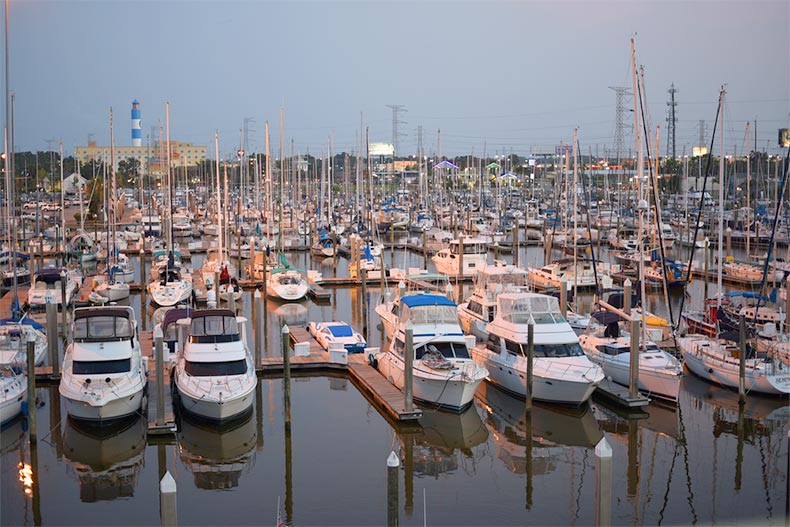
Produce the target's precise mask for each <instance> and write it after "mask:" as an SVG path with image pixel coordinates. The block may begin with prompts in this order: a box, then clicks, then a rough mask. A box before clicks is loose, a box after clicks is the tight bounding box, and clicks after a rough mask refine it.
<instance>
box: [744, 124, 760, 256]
mask: <svg viewBox="0 0 790 527" xmlns="http://www.w3.org/2000/svg"><path fill="white" fill-rule="evenodd" d="M750 139H751V138H750V136H749V121H746V229H747V230H746V259H747V261H748V259H749V256H751V254H752V252H751V249H750V245H749V242H750V241H751V237H752V226H751V222H750V221H749V220H750V219H751V212H752V211H751V180H752V163H751V144H750V143H749V141H750ZM758 244H759V240H758ZM758 247H759V245H758ZM758 252H759V251H758Z"/></svg>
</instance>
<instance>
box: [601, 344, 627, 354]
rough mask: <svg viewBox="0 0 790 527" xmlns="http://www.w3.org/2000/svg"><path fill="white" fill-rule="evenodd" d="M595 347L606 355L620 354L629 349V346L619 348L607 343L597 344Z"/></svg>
mask: <svg viewBox="0 0 790 527" xmlns="http://www.w3.org/2000/svg"><path fill="white" fill-rule="evenodd" d="M595 348H596V349H597V350H598V351H600V352H601V353H605V354H606V355H619V354H620V353H623V352H627V351H628V348H617V347H614V346H607V345H605V344H601V345H600V346H596V347H595Z"/></svg>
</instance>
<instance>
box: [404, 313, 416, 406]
mask: <svg viewBox="0 0 790 527" xmlns="http://www.w3.org/2000/svg"><path fill="white" fill-rule="evenodd" d="M404 329H405V330H406V342H405V349H404V350H403V353H404V354H405V357H406V366H404V372H403V398H404V401H403V407H404V408H405V409H406V411H407V412H413V411H414V400H413V393H414V392H413V389H414V368H413V365H414V326H412V323H411V320H407V321H406V325H405V327H404Z"/></svg>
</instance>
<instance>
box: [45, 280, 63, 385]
mask: <svg viewBox="0 0 790 527" xmlns="http://www.w3.org/2000/svg"><path fill="white" fill-rule="evenodd" d="M46 307H47V354H48V356H49V364H50V365H51V366H52V377H53V378H55V379H58V378H60V356H59V355H60V354H59V353H58V306H57V305H56V304H55V303H54V302H52V298H51V297H49V295H47V306H46Z"/></svg>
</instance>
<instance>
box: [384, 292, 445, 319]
mask: <svg viewBox="0 0 790 527" xmlns="http://www.w3.org/2000/svg"><path fill="white" fill-rule="evenodd" d="M398 318H399V323H400V325H401V326H403V325H404V324H406V322H407V321H410V322H411V323H412V324H413V325H415V326H416V325H426V324H432V325H435V324H458V307H457V306H456V304H455V302H453V301H452V300H450V299H449V298H447V297H446V296H444V295H438V294H432V293H419V294H416V295H408V296H403V297H401V299H400V314H399V317H398Z"/></svg>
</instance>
